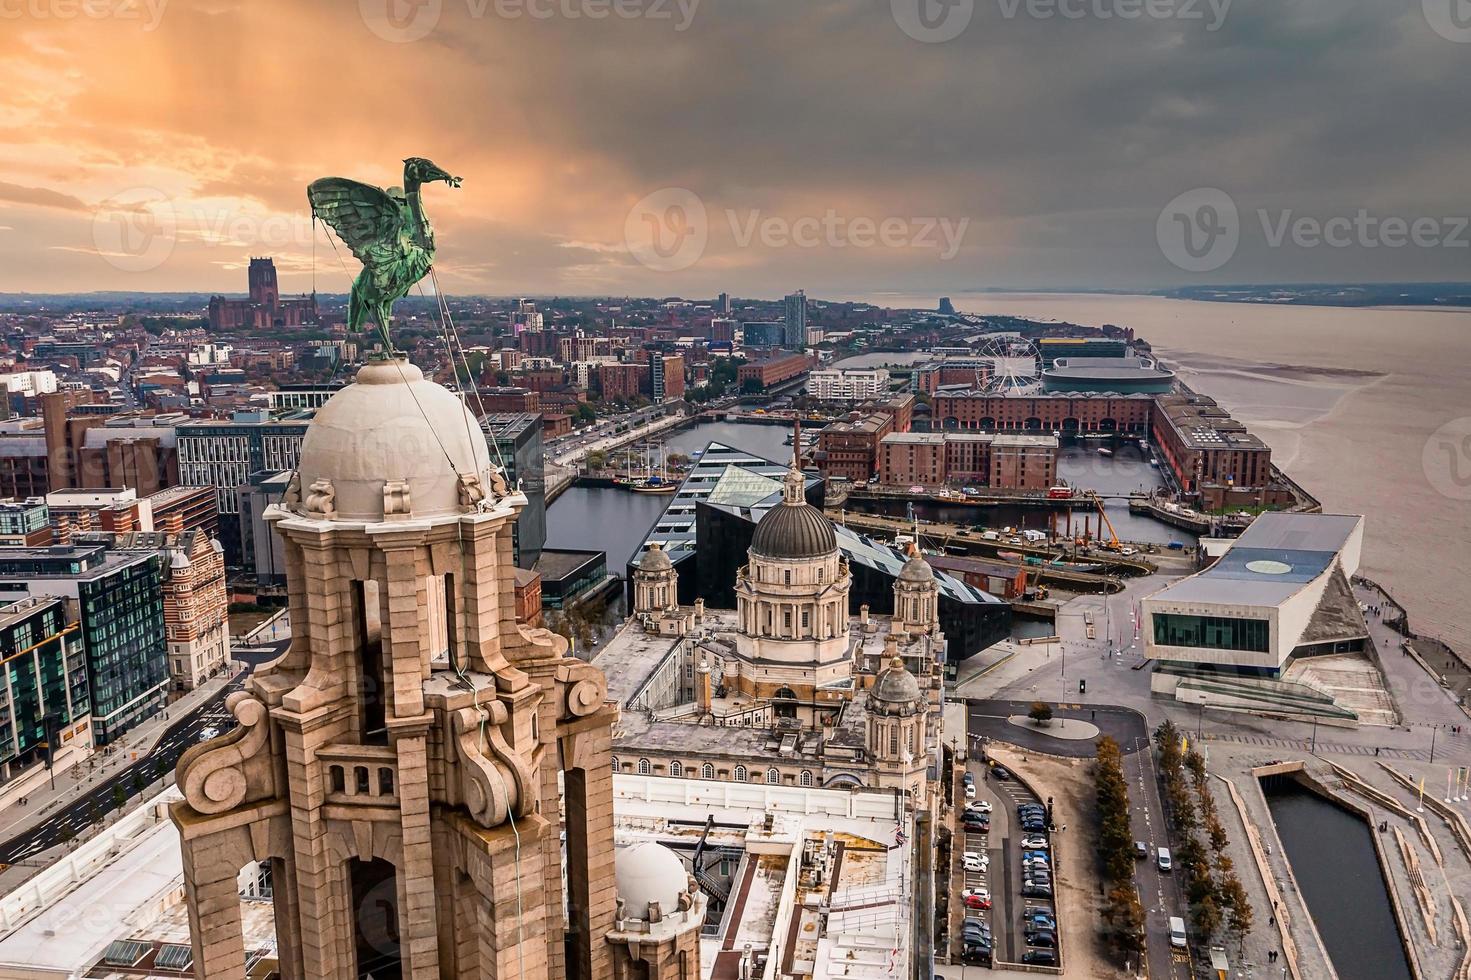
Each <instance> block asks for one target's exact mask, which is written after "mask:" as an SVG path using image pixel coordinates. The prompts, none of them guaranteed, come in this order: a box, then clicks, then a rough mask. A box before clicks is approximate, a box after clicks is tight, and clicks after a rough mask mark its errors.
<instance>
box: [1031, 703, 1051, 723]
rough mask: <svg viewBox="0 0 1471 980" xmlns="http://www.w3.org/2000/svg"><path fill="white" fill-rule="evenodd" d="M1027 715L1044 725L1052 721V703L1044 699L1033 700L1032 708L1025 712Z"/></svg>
mask: <svg viewBox="0 0 1471 980" xmlns="http://www.w3.org/2000/svg"><path fill="white" fill-rule="evenodd" d="M1027 716H1028V717H1029V718H1031V719H1032V720H1033V721H1035V722H1036V723H1037V724H1039V725H1045V724H1047V723H1048V722H1050V721H1052V705H1050V704H1047V703H1046V702H1044V701H1033V702H1032V710H1031V711H1029V712H1027Z"/></svg>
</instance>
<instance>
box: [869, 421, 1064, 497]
mask: <svg viewBox="0 0 1471 980" xmlns="http://www.w3.org/2000/svg"><path fill="white" fill-rule="evenodd" d="M878 476H879V482H880V483H882V484H884V485H886V486H898V487H903V486H910V485H915V486H922V487H942V486H946V485H963V486H985V487H993V488H998V489H1007V490H1033V491H1045V490H1046V489H1047V488H1048V487H1051V486H1053V485H1054V484H1055V483H1056V482H1057V439H1056V438H1054V437H1053V436H1050V435H1047V436H1044V435H993V434H991V433H979V432H895V433H891V434H889V435H887V436H885V437H884V438H883V439H882V440H880V442H879V453H878Z"/></svg>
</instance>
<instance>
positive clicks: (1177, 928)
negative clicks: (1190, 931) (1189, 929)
mask: <svg viewBox="0 0 1471 980" xmlns="http://www.w3.org/2000/svg"><path fill="white" fill-rule="evenodd" d="M1170 945H1171V946H1173V947H1175V948H1176V949H1184V948H1185V920H1184V919H1182V918H1180V917H1179V916H1178V915H1172V916H1170Z"/></svg>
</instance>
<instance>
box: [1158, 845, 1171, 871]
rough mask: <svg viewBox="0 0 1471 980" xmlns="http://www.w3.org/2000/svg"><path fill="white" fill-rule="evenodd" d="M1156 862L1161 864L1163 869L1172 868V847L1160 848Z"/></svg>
mask: <svg viewBox="0 0 1471 980" xmlns="http://www.w3.org/2000/svg"><path fill="white" fill-rule="evenodd" d="M1156 862H1157V863H1158V864H1159V869H1160V870H1161V871H1168V870H1170V867H1171V865H1170V849H1169V848H1168V847H1161V848H1160V849H1159V856H1158V857H1157V858H1156Z"/></svg>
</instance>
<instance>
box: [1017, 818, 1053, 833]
mask: <svg viewBox="0 0 1471 980" xmlns="http://www.w3.org/2000/svg"><path fill="white" fill-rule="evenodd" d="M1046 829H1047V822H1046V821H1045V820H1042V819H1040V818H1039V819H1036V820H1023V821H1022V830H1024V831H1026V832H1027V833H1029V834H1040V833H1041V832H1042V831H1044V830H1046Z"/></svg>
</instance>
